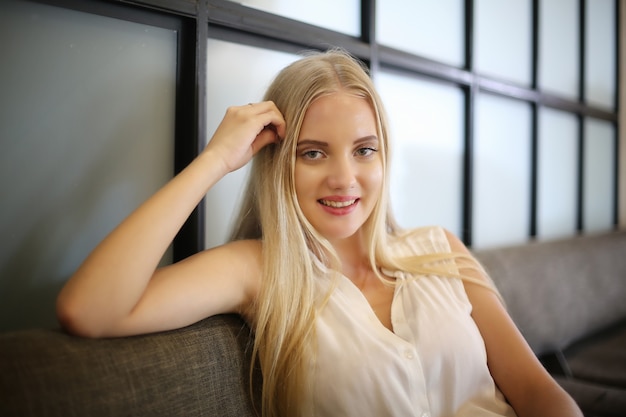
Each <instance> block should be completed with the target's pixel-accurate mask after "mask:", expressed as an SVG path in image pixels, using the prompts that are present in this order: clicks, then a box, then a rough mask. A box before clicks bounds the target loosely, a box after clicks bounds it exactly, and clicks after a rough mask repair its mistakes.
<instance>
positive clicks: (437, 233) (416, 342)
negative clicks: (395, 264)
mask: <svg viewBox="0 0 626 417" xmlns="http://www.w3.org/2000/svg"><path fill="white" fill-rule="evenodd" d="M392 249H393V250H394V251H396V253H397V254H398V255H399V256H411V255H416V254H417V255H420V254H426V253H442V252H444V253H448V252H450V246H449V244H448V240H447V238H446V236H445V232H444V231H443V230H442V229H441V228H438V227H429V228H423V229H418V230H416V231H415V232H413V233H411V234H409V235H408V236H407V237H406V238H405V239H403V240H400V241H399V242H396V243H394V244H392ZM385 273H387V272H386V271H385ZM389 274H390V275H392V276H394V277H395V278H396V287H395V289H394V297H393V301H392V305H391V320H392V325H393V332H392V331H390V330H389V329H387V328H386V327H385V326H384V325H383V324H382V323H381V322H380V320H379V319H378V317H377V316H376V314H375V313H374V311H373V310H372V308H371V306H370V305H369V303H368V301H367V299H366V298H365V296H364V295H363V294H362V293H361V291H360V290H359V289H358V288H357V287H356V286H355V285H354V284H353V283H352V282H351V281H350V280H349V279H348V278H347V277H345V276H343V275H341V276H339V278H338V281H335V280H334V278H330V277H320V278H319V280H318V281H319V282H318V283H317V284H316V285H317V287H318V288H317V289H318V291H319V292H320V294H321V295H322V296H323V295H325V294H327V292H328V291H329V289H332V293H331V295H330V298H329V299H328V301H327V303H326V304H325V305H324V306H323V307H322V308H321V309H320V311H318V317H317V321H316V332H317V354H316V356H315V358H314V360H312V361H311V364H310V369H309V370H308V371H309V378H310V380H309V383H310V390H308V391H307V392H308V394H307V395H308V397H307V398H306V399H305V404H303V408H302V410H303V414H304V415H313V416H316V417H325V416H333V417H338V416H359V417H408V416H420V417H427V416H429V417H481V416H484V417H496V416H500V417H502V416H505V417H514V416H515V412H514V411H513V409H512V408H511V407H510V406H509V405H508V403H507V402H506V400H505V399H504V396H503V395H502V393H501V392H500V391H499V389H498V388H497V386H496V385H495V383H494V380H493V378H492V377H491V374H490V373H489V369H488V368H487V355H486V351H485V345H484V342H483V339H482V337H481V335H480V333H479V331H478V328H477V326H476V324H475V323H474V320H473V319H472V317H471V316H470V313H471V310H472V306H471V304H470V302H469V300H468V298H467V295H466V293H465V289H464V287H463V283H462V281H461V280H460V279H456V278H443V277H438V276H418V277H414V278H413V279H408V278H409V276H408V274H406V273H404V272H392V273H389Z"/></svg>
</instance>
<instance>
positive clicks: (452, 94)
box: [375, 72, 463, 235]
mask: <svg viewBox="0 0 626 417" xmlns="http://www.w3.org/2000/svg"><path fill="white" fill-rule="evenodd" d="M375 80H376V84H377V87H378V90H379V92H380V94H381V97H382V99H383V101H384V102H385V104H386V109H387V114H388V115H389V123H390V129H391V146H392V151H391V152H392V153H391V157H392V158H391V170H390V175H391V182H390V187H391V190H390V192H391V202H392V207H393V209H394V211H395V214H396V217H397V220H398V222H399V223H400V225H401V226H404V227H415V226H424V225H431V224H438V225H442V226H444V227H446V228H448V229H449V230H450V231H452V232H454V233H456V234H457V235H458V234H460V233H461V218H462V212H461V211H462V184H461V181H462V159H463V94H462V92H461V90H460V89H458V88H455V87H448V86H445V85H442V84H439V83H433V82H427V81H422V80H419V79H415V78H410V77H406V76H401V75H396V74H393V73H386V72H380V73H378V74H377V76H376V79H375Z"/></svg>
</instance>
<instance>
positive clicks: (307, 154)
mask: <svg viewBox="0 0 626 417" xmlns="http://www.w3.org/2000/svg"><path fill="white" fill-rule="evenodd" d="M322 156H324V155H323V154H322V152H321V151H317V150H314V149H312V150H309V151H304V152H302V157H303V158H304V159H308V160H310V161H314V160H316V159H320V158H321V157H322Z"/></svg>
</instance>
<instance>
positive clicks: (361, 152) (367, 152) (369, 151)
mask: <svg viewBox="0 0 626 417" xmlns="http://www.w3.org/2000/svg"><path fill="white" fill-rule="evenodd" d="M375 152H378V149H376V148H372V147H367V146H365V147H363V148H359V149H357V150H356V152H355V153H356V155H357V156H361V157H365V158H367V157H369V156H372V155H373V154H374V153H375Z"/></svg>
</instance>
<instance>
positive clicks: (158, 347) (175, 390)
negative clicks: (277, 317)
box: [0, 316, 255, 417]
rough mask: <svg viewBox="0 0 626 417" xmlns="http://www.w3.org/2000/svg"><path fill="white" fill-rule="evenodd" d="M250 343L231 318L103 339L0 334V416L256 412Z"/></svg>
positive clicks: (245, 329)
mask: <svg viewBox="0 0 626 417" xmlns="http://www.w3.org/2000/svg"><path fill="white" fill-rule="evenodd" d="M249 340H250V333H249V330H248V327H247V326H246V325H245V323H244V322H243V321H242V320H241V319H240V318H238V317H237V316H216V317H213V318H210V319H207V320H204V321H202V322H200V323H197V324H195V325H193V326H190V327H187V328H184V329H180V330H177V331H171V332H165V333H159V334H152V335H146V336H134V337H126V338H117V339H104V340H91V339H83V338H78V337H73V336H69V335H67V334H65V333H63V332H61V331H54V330H26V331H18V332H12V333H7V334H0V415H1V416H38V417H43V416H59V417H61V416H63V417H72V416H76V417H85V416H103V417H104V416H111V417H121V416H163V417H173V416H185V417H192V416H237V417H246V416H254V415H255V413H254V410H253V406H252V403H251V401H250V399H249V398H250V396H249V394H248V387H249V384H248V381H249V378H248V372H249V356H248V355H249V353H250V350H251V349H250V348H249V346H248V344H249Z"/></svg>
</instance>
